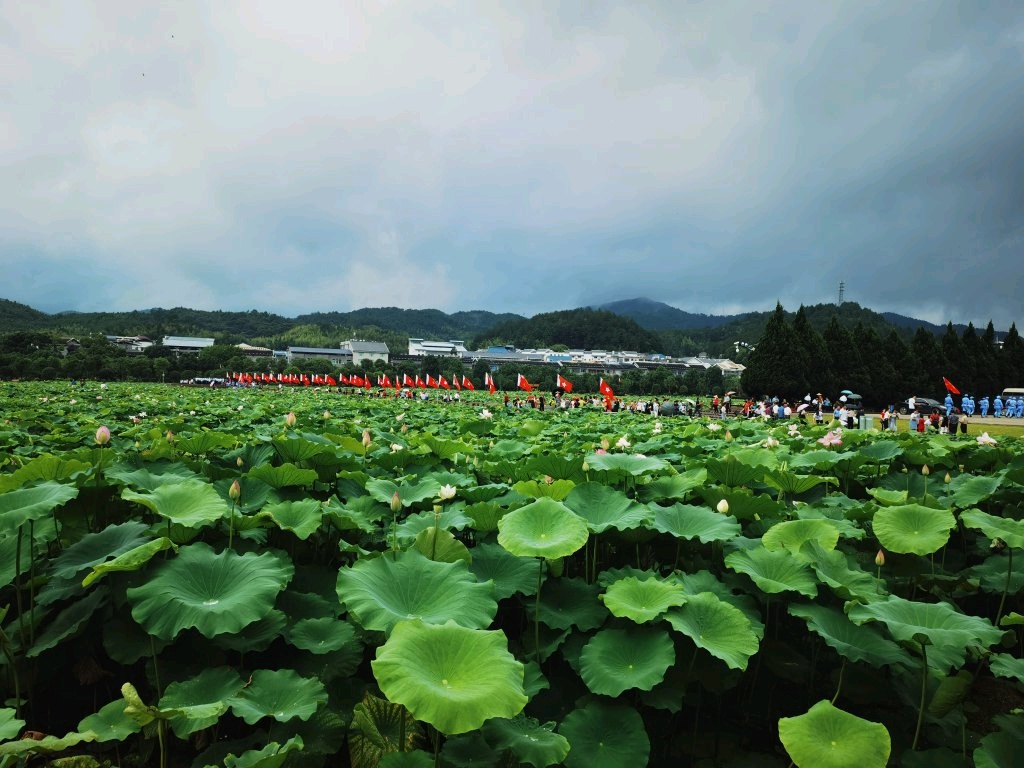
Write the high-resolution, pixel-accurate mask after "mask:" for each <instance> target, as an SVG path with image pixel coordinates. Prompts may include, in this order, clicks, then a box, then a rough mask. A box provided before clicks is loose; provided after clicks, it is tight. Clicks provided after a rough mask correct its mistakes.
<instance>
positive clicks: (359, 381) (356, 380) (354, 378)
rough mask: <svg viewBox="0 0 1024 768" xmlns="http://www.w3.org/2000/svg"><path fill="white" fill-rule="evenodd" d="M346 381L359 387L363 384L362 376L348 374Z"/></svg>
mask: <svg viewBox="0 0 1024 768" xmlns="http://www.w3.org/2000/svg"><path fill="white" fill-rule="evenodd" d="M348 381H349V383H350V384H351V385H352V386H353V387H361V386H363V377H362V376H355V375H353V376H350V377H349V380H348Z"/></svg>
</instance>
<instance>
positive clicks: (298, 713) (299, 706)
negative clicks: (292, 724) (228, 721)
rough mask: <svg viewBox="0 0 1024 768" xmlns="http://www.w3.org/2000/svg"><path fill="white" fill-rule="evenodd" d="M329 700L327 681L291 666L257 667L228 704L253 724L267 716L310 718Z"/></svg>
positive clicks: (274, 717) (237, 713) (284, 718)
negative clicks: (325, 685) (297, 672)
mask: <svg viewBox="0 0 1024 768" xmlns="http://www.w3.org/2000/svg"><path fill="white" fill-rule="evenodd" d="M326 701H327V692H326V691H325V690H324V685H323V683H321V682H320V681H319V680H317V679H316V678H314V677H301V676H300V675H298V674H296V672H295V671H294V670H291V669H277V670H271V669H258V670H256V671H255V672H253V673H252V676H251V682H249V683H248V684H247V685H246V686H245V687H244V688H243V689H242V691H241V692H240V693H239V694H238V695H236V696H233V697H232V698H231V699H229V701H228V704H229V706H230V707H231V711H232V713H234V714H235V715H237V716H238V717H240V718H242V719H243V720H244V721H245V722H246V723H248V724H249V725H254V724H255V723H257V722H259V721H260V720H262V719H263V718H264V717H272V718H273V719H274V720H277V721H278V722H281V723H284V722H287V721H288V720H291V719H292V718H296V717H297V718H299V719H300V720H308V719H309V718H310V717H312V715H313V713H314V712H316V708H317V707H319V706H320V705H321V704H323V703H325V702H326Z"/></svg>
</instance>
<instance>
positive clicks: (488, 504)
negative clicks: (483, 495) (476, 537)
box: [466, 501, 508, 533]
mask: <svg viewBox="0 0 1024 768" xmlns="http://www.w3.org/2000/svg"><path fill="white" fill-rule="evenodd" d="M507 512H508V510H507V509H506V508H505V507H503V506H501V505H500V504H498V503H497V502H494V501H482V502H480V503H478V504H470V505H469V506H468V507H466V516H467V517H469V519H470V520H472V521H473V523H472V525H473V530H475V531H478V532H479V533H490V532H491V531H496V530H498V521H499V520H500V519H501V518H502V517H504V516H505V514H506V513H507Z"/></svg>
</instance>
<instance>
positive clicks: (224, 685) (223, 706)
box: [122, 667, 245, 739]
mask: <svg viewBox="0 0 1024 768" xmlns="http://www.w3.org/2000/svg"><path fill="white" fill-rule="evenodd" d="M244 686H245V681H243V680H242V678H241V677H239V675H238V673H237V672H235V671H234V670H233V669H229V668H228V667H210V668H208V669H204V670H203V671H202V672H200V673H199V674H198V675H197V676H195V677H193V678H190V679H188V680H182V681H179V682H173V683H171V684H169V685H168V686H167V688H166V689H165V690H164V695H163V696H162V697H161V699H160V703H159V704H158V707H159V708H160V709H164V710H175V711H176V712H177V713H178V714H176V715H175V716H174V717H172V718H171V721H170V722H171V729H172V730H173V731H174V734H175V736H177V737H178V738H179V739H184V738H186V737H188V736H189V735H190V734H193V733H195V732H196V731H201V730H203V729H204V728H209V727H210V726H212V725H213V724H214V723H216V722H217V721H218V720H219V719H220V716H221V715H223V714H224V713H225V712H227V711H228V701H229V700H230V699H231V698H233V697H234V696H235V695H236V694H238V693H239V692H240V691H241V690H242V688H243V687H244ZM122 704H123V702H122ZM122 709H123V706H122Z"/></svg>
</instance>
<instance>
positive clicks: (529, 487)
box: [512, 480, 576, 501]
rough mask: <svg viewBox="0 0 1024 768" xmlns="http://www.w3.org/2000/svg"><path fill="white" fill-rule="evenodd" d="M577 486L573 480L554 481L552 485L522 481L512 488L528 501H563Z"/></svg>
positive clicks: (534, 481)
mask: <svg viewBox="0 0 1024 768" xmlns="http://www.w3.org/2000/svg"><path fill="white" fill-rule="evenodd" d="M575 486H576V484H575V483H574V482H573V481H572V480H553V481H551V482H550V483H546V482H545V483H542V482H539V481H537V480H520V481H519V482H518V483H515V484H514V485H513V486H512V490H513V491H515V492H516V493H518V494H519V495H521V496H525V497H526V498H528V499H541V498H547V499H554V500H555V501H562V500H563V499H564V498H565V497H566V496H568V495H569V493H570V492H571V491H572V489H573V488H574V487H575Z"/></svg>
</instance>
